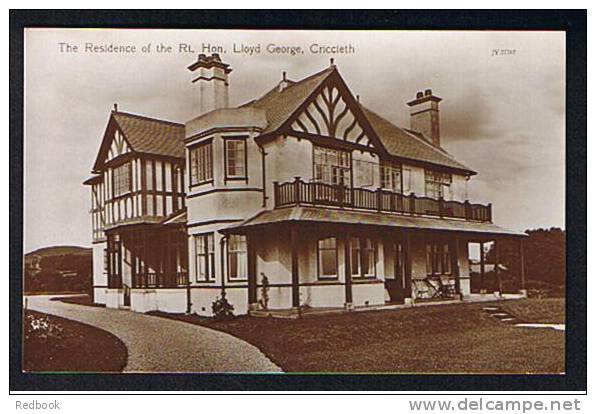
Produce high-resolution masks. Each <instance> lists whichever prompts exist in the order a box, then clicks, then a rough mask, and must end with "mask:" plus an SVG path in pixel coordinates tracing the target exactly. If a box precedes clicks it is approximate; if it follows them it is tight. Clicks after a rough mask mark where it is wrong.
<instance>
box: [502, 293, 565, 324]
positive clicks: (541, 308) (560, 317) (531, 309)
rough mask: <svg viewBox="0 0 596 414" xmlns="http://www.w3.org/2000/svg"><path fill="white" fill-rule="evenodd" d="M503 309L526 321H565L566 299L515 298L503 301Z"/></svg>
mask: <svg viewBox="0 0 596 414" xmlns="http://www.w3.org/2000/svg"><path fill="white" fill-rule="evenodd" d="M503 309H505V310H506V311H508V312H510V313H512V314H514V315H515V316H517V317H518V318H519V319H521V320H523V321H525V322H532V323H565V299H563V298H551V299H530V300H514V301H509V302H505V303H503Z"/></svg>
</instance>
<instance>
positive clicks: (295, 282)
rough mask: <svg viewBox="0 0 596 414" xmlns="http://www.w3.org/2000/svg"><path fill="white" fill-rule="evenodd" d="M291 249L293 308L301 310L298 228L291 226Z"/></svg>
mask: <svg viewBox="0 0 596 414" xmlns="http://www.w3.org/2000/svg"><path fill="white" fill-rule="evenodd" d="M290 249H291V251H292V308H294V309H295V310H298V309H300V286H299V283H300V276H299V273H298V228H297V227H296V226H295V225H292V224H291V225H290Z"/></svg>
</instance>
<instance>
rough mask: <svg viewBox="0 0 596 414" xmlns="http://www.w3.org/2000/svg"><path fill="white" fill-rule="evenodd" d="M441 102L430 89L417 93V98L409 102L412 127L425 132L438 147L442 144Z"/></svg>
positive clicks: (428, 138) (427, 137)
mask: <svg viewBox="0 0 596 414" xmlns="http://www.w3.org/2000/svg"><path fill="white" fill-rule="evenodd" d="M439 102H441V98H439V97H438V96H434V95H433V92H432V91H431V90H430V89H427V90H425V91H424V93H423V92H418V93H417V94H416V99H414V100H413V101H410V102H408V106H409V107H410V129H411V130H413V131H416V132H420V133H422V134H424V136H425V137H426V139H427V140H429V141H430V142H431V143H432V144H433V145H436V146H437V147H439V146H441V133H440V129H439Z"/></svg>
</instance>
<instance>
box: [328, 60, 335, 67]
mask: <svg viewBox="0 0 596 414" xmlns="http://www.w3.org/2000/svg"><path fill="white" fill-rule="evenodd" d="M329 66H331V67H333V66H335V59H333V58H329Z"/></svg>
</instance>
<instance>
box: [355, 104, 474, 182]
mask: <svg viewBox="0 0 596 414" xmlns="http://www.w3.org/2000/svg"><path fill="white" fill-rule="evenodd" d="M361 107H362V109H363V110H364V114H365V116H366V118H367V119H368V120H369V122H370V123H371V125H372V127H373V129H374V130H375V132H376V134H377V136H378V137H379V138H380V139H381V142H382V143H383V146H384V147H385V149H386V150H387V152H389V154H391V155H393V156H396V157H400V158H407V159H412V160H416V161H422V162H430V163H433V164H437V165H440V166H444V167H451V168H456V169H459V170H463V171H466V172H468V173H472V174H476V172H475V171H474V170H472V169H470V168H468V167H466V166H465V165H463V164H461V163H459V162H457V161H456V160H455V159H453V157H452V156H451V155H450V154H449V153H447V151H445V150H444V149H442V148H439V147H436V146H435V145H433V144H431V143H430V142H427V141H426V140H425V139H424V138H423V135H422V134H420V133H418V132H414V131H408V130H406V129H402V128H400V127H398V126H397V125H394V124H392V123H391V122H389V121H388V120H386V119H385V118H383V117H381V116H380V115H378V114H376V113H374V112H373V111H371V110H370V109H367V108H365V107H364V106H362V105H361Z"/></svg>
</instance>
